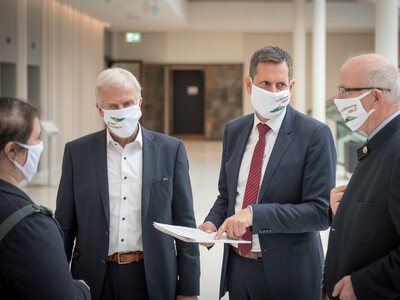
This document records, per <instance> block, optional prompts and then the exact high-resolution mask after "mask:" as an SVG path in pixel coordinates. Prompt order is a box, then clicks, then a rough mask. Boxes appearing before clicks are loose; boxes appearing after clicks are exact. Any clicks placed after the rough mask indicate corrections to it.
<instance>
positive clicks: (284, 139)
mask: <svg viewBox="0 0 400 300" xmlns="http://www.w3.org/2000/svg"><path fill="white" fill-rule="evenodd" d="M292 76H293V62H292V59H291V57H290V55H289V54H288V53H287V52H285V51H283V50H282V49H280V48H278V47H265V48H261V49H259V50H257V51H256V52H255V53H254V54H253V56H252V58H251V61H250V72H249V76H245V78H244V82H245V85H246V90H247V92H248V94H249V95H250V96H251V103H252V105H253V108H254V110H255V112H254V113H253V114H249V115H246V116H243V117H240V118H238V119H235V120H233V121H230V122H229V123H228V124H227V125H226V127H225V132H224V138H223V153H222V162H221V170H220V178H219V184H218V189H219V195H218V197H217V199H216V201H215V203H214V205H213V207H212V208H211V210H210V212H209V214H208V216H207V217H206V219H205V222H204V224H202V225H200V226H199V228H200V229H202V230H204V231H206V232H213V231H216V230H218V232H217V235H216V238H219V237H220V236H221V234H222V233H223V232H226V233H227V235H228V237H230V238H233V239H239V238H242V239H245V240H249V241H251V243H250V244H232V245H229V244H226V245H225V249H224V258H223V265H222V274H221V285H220V297H223V296H224V294H225V293H226V291H228V292H229V298H230V299H233V300H236V299H237V300H239V299H240V300H243V299H257V300H260V299H274V300H288V299H296V300H319V299H321V295H322V293H321V277H322V268H323V255H324V254H323V249H322V244H321V239H320V235H319V231H320V230H325V229H327V228H328V226H329V219H328V211H329V195H330V190H331V188H332V187H334V186H335V169H336V151H335V145H334V142H333V138H332V133H331V131H330V129H329V128H328V126H326V125H325V124H322V123H321V122H319V121H317V120H315V119H313V118H310V117H308V116H306V115H304V114H301V113H300V112H298V111H296V110H295V109H293V108H292V107H291V106H290V105H288V104H289V102H290V96H291V94H292V91H293V87H294V84H295V80H294V79H292ZM321 101H324V99H321ZM205 246H211V244H208V245H205Z"/></svg>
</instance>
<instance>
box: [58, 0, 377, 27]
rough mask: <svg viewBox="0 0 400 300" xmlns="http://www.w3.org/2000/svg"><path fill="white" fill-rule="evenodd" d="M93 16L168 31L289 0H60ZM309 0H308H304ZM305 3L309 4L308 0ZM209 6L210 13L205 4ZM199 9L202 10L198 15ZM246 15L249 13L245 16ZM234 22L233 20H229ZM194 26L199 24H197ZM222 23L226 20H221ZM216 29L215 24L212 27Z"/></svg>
mask: <svg viewBox="0 0 400 300" xmlns="http://www.w3.org/2000/svg"><path fill="white" fill-rule="evenodd" d="M61 1H62V2H64V3H66V4H68V5H71V6H72V7H75V8H77V9H78V10H80V11H82V12H84V13H87V14H89V15H91V16H93V17H96V18H98V19H100V20H101V21H103V22H105V23H106V24H107V26H108V27H109V30H110V31H142V32H168V31H179V30H188V29H191V24H192V23H191V21H192V20H193V18H194V19H196V22H197V24H198V23H199V19H200V22H203V23H207V21H208V20H207V19H208V17H209V15H211V14H213V15H214V16H215V14H216V13H218V14H222V15H224V17H225V22H226V20H232V22H235V19H234V18H237V15H238V13H235V14H234V15H235V17H233V16H232V18H231V19H230V18H229V16H228V15H229V13H231V11H232V9H233V11H235V10H236V12H239V15H240V12H241V11H243V9H241V8H240V7H243V8H244V9H246V11H249V7H251V9H250V11H256V10H260V9H261V10H264V9H265V10H268V8H269V7H271V6H272V7H284V8H283V10H286V9H285V7H287V6H288V5H290V6H291V5H292V3H293V0H61ZM306 1H307V2H312V0H306ZM365 1H371V0H327V3H328V4H331V3H343V4H344V3H347V4H348V3H357V2H365ZM308 5H311V4H310V3H309V4H308ZM206 6H207V7H209V9H210V14H208V13H207V10H206V9H205V7H206ZM199 11H201V13H202V14H204V15H200V16H199V13H198V12H199ZM247 17H249V16H247ZM233 25H234V24H233ZM197 27H199V26H198V25H197ZM225 27H226V24H225ZM216 29H218V28H216Z"/></svg>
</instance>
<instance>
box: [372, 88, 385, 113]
mask: <svg viewBox="0 0 400 300" xmlns="http://www.w3.org/2000/svg"><path fill="white" fill-rule="evenodd" d="M371 94H372V96H373V97H374V100H373V101H374V102H373V103H372V108H373V109H377V108H378V107H379V106H380V105H381V104H382V101H383V92H382V91H381V90H378V89H374V90H372V92H371Z"/></svg>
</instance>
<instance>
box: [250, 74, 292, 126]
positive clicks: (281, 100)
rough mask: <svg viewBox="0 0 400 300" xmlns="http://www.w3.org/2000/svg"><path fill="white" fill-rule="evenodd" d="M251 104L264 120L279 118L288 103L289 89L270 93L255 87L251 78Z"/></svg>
mask: <svg viewBox="0 0 400 300" xmlns="http://www.w3.org/2000/svg"><path fill="white" fill-rule="evenodd" d="M250 81H251V85H252V88H251V104H252V105H253V107H254V109H255V110H256V111H257V112H258V113H259V114H260V115H261V116H262V117H263V118H265V119H275V118H277V117H279V116H280V115H281V114H282V113H283V112H284V111H285V108H286V106H287V105H288V104H289V102H290V91H289V89H287V90H283V91H279V92H276V93H272V92H270V91H267V90H264V89H261V88H259V87H256V86H255V85H254V84H253V82H252V80H251V78H250Z"/></svg>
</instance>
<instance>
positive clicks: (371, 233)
mask: <svg viewBox="0 0 400 300" xmlns="http://www.w3.org/2000/svg"><path fill="white" fill-rule="evenodd" d="M324 274H325V275H324V282H325V287H326V290H327V292H328V295H329V296H331V295H332V292H333V288H334V286H335V284H336V283H337V282H338V281H339V280H340V279H342V278H343V276H346V275H351V281H352V284H353V288H354V292H355V294H356V296H357V299H358V300H363V299H368V300H370V299H380V300H381V299H400V116H397V117H396V118H395V119H393V120H392V121H391V122H389V123H388V124H387V125H386V126H385V127H383V128H382V129H381V130H380V131H379V132H378V133H377V134H376V135H375V136H374V137H372V138H371V140H370V141H369V142H368V155H367V156H366V157H364V158H363V159H362V160H360V161H359V162H358V164H357V167H356V169H355V170H354V173H353V175H352V177H351V179H350V182H349V183H348V186H347V188H346V191H345V193H344V194H343V197H342V200H341V202H340V205H339V207H338V210H337V212H336V215H335V216H334V218H333V222H332V227H331V232H330V237H329V245H328V252H327V255H326V262H325V272H324Z"/></svg>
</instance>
